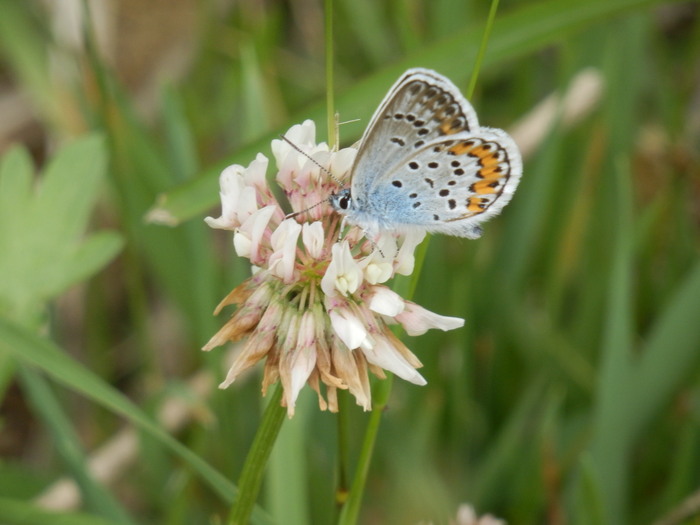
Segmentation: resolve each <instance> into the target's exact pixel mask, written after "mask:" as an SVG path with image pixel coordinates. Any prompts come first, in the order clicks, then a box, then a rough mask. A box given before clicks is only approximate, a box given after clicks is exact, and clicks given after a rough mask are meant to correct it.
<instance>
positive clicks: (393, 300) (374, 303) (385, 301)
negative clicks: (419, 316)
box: [369, 286, 406, 317]
mask: <svg viewBox="0 0 700 525" xmlns="http://www.w3.org/2000/svg"><path fill="white" fill-rule="evenodd" d="M405 306H406V302H405V301H404V300H403V299H402V298H401V296H400V295H399V294H397V293H396V292H394V291H392V290H390V289H389V288H387V287H386V286H375V287H373V288H372V296H371V297H370V299H369V309H370V310H372V311H373V312H377V313H378V314H381V315H386V316H389V317H395V316H397V315H398V314H400V313H401V312H403V309H404V307H405Z"/></svg>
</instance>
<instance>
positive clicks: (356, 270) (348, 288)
mask: <svg viewBox="0 0 700 525" xmlns="http://www.w3.org/2000/svg"><path fill="white" fill-rule="evenodd" d="M331 254H332V257H331V262H330V264H329V265H328V268H326V273H325V274H324V276H323V279H321V289H322V290H323V293H325V294H326V295H328V296H330V297H332V296H334V295H336V294H337V292H340V293H341V294H342V295H344V296H347V294H348V293H350V294H353V293H355V292H356V291H357V289H358V288H359V286H360V284H361V283H362V269H361V268H360V266H359V265H358V264H357V262H356V261H355V259H353V257H352V254H351V253H350V246H349V245H348V243H347V241H343V242H342V243H335V244H334V245H333V247H332V248H331Z"/></svg>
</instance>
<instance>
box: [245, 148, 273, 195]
mask: <svg viewBox="0 0 700 525" xmlns="http://www.w3.org/2000/svg"><path fill="white" fill-rule="evenodd" d="M269 163H270V161H269V159H268V158H267V157H266V156H265V155H263V154H262V153H258V154H257V156H256V157H255V160H254V161H253V162H251V163H250V164H249V165H248V168H247V169H246V170H245V173H244V174H243V176H244V178H245V182H246V184H247V185H249V186H256V187H257V188H259V189H261V190H267V189H268V187H267V180H266V178H265V174H266V173H267V166H268V164H269Z"/></svg>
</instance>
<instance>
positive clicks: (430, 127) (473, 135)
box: [330, 69, 522, 239]
mask: <svg viewBox="0 0 700 525" xmlns="http://www.w3.org/2000/svg"><path fill="white" fill-rule="evenodd" d="M521 174H522V161H521V158H520V153H519V151H518V148H517V146H516V145H515V143H514V142H513V140H512V139H511V138H510V137H509V136H508V135H507V134H506V133H505V132H504V131H502V130H499V129H493V128H486V127H480V126H479V124H478V121H477V117H476V113H475V112H474V110H473V109H472V107H471V105H470V104H469V102H467V101H466V99H464V97H463V96H462V95H461V93H460V92H459V90H458V89H457V88H456V87H455V86H454V84H452V83H451V82H450V81H449V80H447V79H446V78H445V77H443V76H441V75H439V74H438V73H435V72H434V71H430V70H427V69H411V70H409V71H407V72H406V73H405V74H404V75H403V76H402V77H401V78H400V79H399V80H398V81H397V82H396V84H395V85H394V86H393V87H392V88H391V90H390V91H389V93H388V94H387V96H386V97H385V99H384V101H383V102H382V103H381V104H380V106H379V108H378V109H377V111H376V112H375V114H374V116H373V117H372V120H371V122H370V124H369V126H368V127H367V130H366V131H365V134H364V135H363V137H362V140H361V141H360V147H359V150H358V153H357V157H356V159H355V163H354V165H353V168H352V173H351V186H350V188H346V189H344V190H340V191H339V192H338V193H336V194H334V195H332V196H331V199H330V202H331V205H332V206H333V208H334V209H335V210H336V211H338V212H339V213H341V214H343V215H345V216H346V219H347V221H348V222H350V223H352V224H355V225H357V226H359V227H361V228H362V229H363V230H365V232H366V233H368V234H370V235H375V234H378V233H380V232H383V231H394V232H397V233H402V232H407V231H410V230H413V229H419V230H423V231H427V232H431V233H442V234H446V235H454V236H458V237H466V238H472V239H475V238H478V237H479V236H480V235H481V228H480V227H479V224H480V223H481V222H483V221H484V220H486V219H488V218H490V217H492V216H494V215H496V214H497V213H499V212H500V210H501V209H503V207H504V206H505V205H506V204H507V203H508V202H509V201H510V199H511V197H512V195H513V192H514V191H515V189H516V187H517V184H518V181H519V179H520V176H521Z"/></svg>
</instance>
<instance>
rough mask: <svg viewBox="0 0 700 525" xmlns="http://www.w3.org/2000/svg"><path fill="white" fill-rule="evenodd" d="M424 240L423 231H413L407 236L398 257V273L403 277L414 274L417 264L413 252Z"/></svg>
mask: <svg viewBox="0 0 700 525" xmlns="http://www.w3.org/2000/svg"><path fill="white" fill-rule="evenodd" d="M423 239H425V231H422V230H412V231H410V232H408V233H407V234H406V236H405V237H404V241H403V244H402V245H401V248H400V249H399V253H398V254H397V255H396V273H398V274H401V275H411V274H412V273H413V267H414V266H415V264H416V259H415V257H414V255H413V252H414V251H415V250H416V246H418V245H419V244H420V243H421V242H423Z"/></svg>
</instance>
